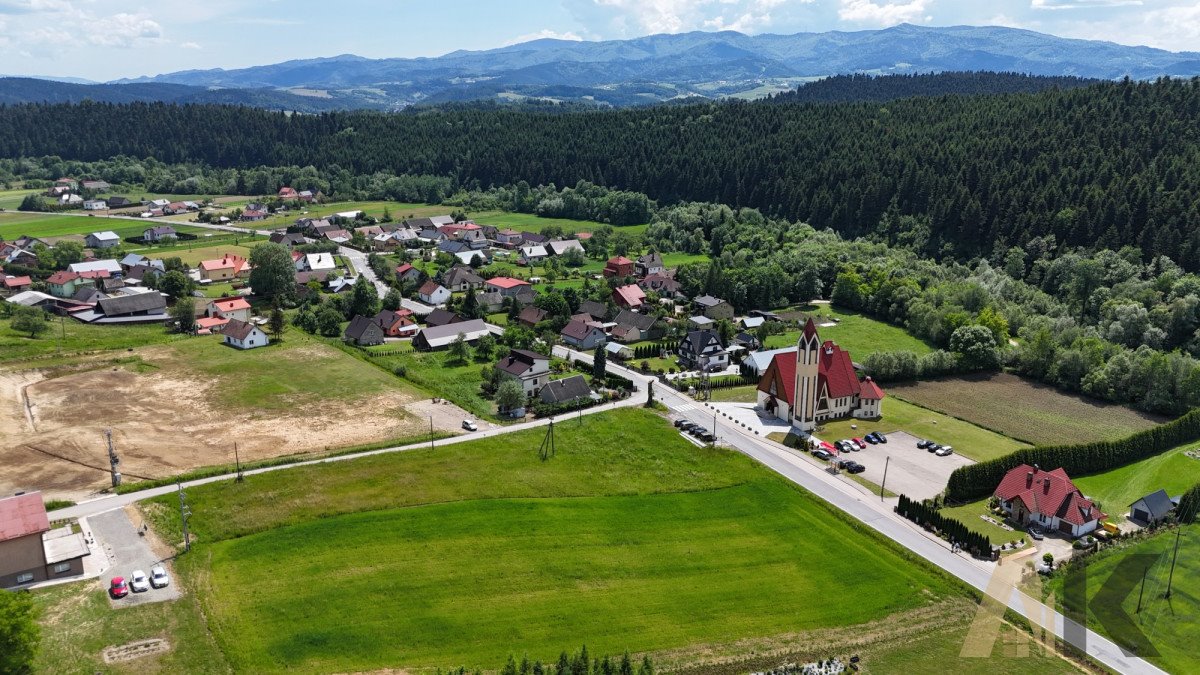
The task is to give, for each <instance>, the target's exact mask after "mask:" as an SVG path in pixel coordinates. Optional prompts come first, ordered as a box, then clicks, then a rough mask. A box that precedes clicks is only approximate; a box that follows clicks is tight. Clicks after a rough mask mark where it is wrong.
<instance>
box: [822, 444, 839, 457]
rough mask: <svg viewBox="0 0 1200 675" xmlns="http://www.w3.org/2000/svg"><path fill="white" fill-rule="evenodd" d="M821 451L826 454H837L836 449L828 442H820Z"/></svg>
mask: <svg viewBox="0 0 1200 675" xmlns="http://www.w3.org/2000/svg"><path fill="white" fill-rule="evenodd" d="M821 449H822V450H825V451H826V452H832V453H833V454H835V455H836V454H837V448H835V447H833V443H830V442H829V441H821Z"/></svg>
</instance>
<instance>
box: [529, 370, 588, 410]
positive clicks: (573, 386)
mask: <svg viewBox="0 0 1200 675" xmlns="http://www.w3.org/2000/svg"><path fill="white" fill-rule="evenodd" d="M591 396H592V389H591V387H589V386H588V383H587V380H586V379H584V377H583V376H582V375H573V376H571V377H568V378H564V379H561V380H552V381H550V382H549V383H547V384H546V385H545V386H544V387H542V390H541V391H539V392H538V398H539V399H541V401H542V403H550V404H562V403H574V402H576V401H581V400H583V399H588V398H591Z"/></svg>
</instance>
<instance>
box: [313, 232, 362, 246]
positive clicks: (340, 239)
mask: <svg viewBox="0 0 1200 675" xmlns="http://www.w3.org/2000/svg"><path fill="white" fill-rule="evenodd" d="M321 236H322V237H324V238H325V239H328V240H329V241H332V242H333V243H335V244H345V243H348V242H349V241H350V239H351V238H353V236H354V235H352V234H350V230H345V229H336V230H325V231H324V232H322V233H321Z"/></svg>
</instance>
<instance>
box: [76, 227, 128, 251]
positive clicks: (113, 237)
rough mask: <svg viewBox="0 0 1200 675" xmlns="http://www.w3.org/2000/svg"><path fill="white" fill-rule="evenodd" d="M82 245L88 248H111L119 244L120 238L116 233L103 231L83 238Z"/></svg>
mask: <svg viewBox="0 0 1200 675" xmlns="http://www.w3.org/2000/svg"><path fill="white" fill-rule="evenodd" d="M83 241H84V244H86V245H87V247H88V248H112V247H113V246H116V245H117V244H120V243H121V238H120V237H118V236H117V233H116V232H113V231H111V230H105V231H103V232H93V233H91V234H89V235H88V236H87V237H85V238H84V240H83Z"/></svg>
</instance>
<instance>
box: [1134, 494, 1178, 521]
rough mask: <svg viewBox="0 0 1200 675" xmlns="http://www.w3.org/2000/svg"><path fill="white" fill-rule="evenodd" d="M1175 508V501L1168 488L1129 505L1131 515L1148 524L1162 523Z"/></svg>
mask: <svg viewBox="0 0 1200 675" xmlns="http://www.w3.org/2000/svg"><path fill="white" fill-rule="evenodd" d="M1174 510H1175V502H1174V501H1173V500H1172V499H1171V498H1170V497H1169V496H1168V495H1167V491H1166V490H1158V491H1157V492H1151V493H1150V494H1148V495H1146V496H1145V497H1142V498H1141V499H1139V500H1137V501H1136V502H1134V503H1132V504H1130V505H1129V517H1130V518H1131V519H1132V520H1136V521H1138V522H1140V523H1145V524H1147V525H1149V524H1151V523H1161V522H1162V521H1163V520H1165V519H1166V518H1167V516H1169V515H1171V512H1172V511H1174Z"/></svg>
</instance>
